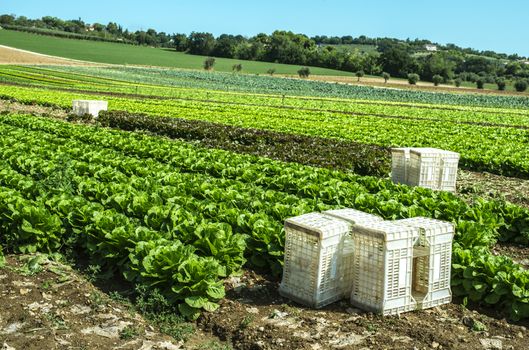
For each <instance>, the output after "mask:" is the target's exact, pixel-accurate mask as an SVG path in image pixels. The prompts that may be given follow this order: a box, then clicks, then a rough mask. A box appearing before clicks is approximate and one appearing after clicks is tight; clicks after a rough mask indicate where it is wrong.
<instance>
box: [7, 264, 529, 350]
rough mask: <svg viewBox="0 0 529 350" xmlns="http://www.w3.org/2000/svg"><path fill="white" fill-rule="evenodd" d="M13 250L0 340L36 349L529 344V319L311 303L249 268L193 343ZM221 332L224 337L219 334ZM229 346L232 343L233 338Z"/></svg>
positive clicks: (78, 278)
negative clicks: (287, 294)
mask: <svg viewBox="0 0 529 350" xmlns="http://www.w3.org/2000/svg"><path fill="white" fill-rule="evenodd" d="M34 257H35V256H34V255H32V256H13V255H11V256H8V257H7V267H5V268H3V269H0V300H2V304H3V307H2V308H0V346H2V350H13V349H15V350H21V349H23V350H26V349H27V350H37V349H39V350H40V349H72V350H73V349H116V350H117V349H131V350H132V349H134V350H136V349H138V350H149V349H153V350H154V349H166V350H173V349H197V350H202V349H204V350H205V349H217V350H221V349H230V348H233V349H244V350H254V349H255V350H258V349H263V350H264V349H375V350H377V349H465V350H473V349H480V350H481V349H483V350H485V349H516V350H518V349H520V350H521V349H527V337H529V333H528V332H527V328H526V327H527V326H528V324H527V323H525V324H512V323H509V322H508V321H506V320H505V319H504V318H503V316H502V315H499V314H496V311H495V310H490V309H489V310H484V311H483V310H481V311H476V310H469V309H466V308H465V307H463V306H462V305H458V304H448V305H444V306H442V307H438V308H434V309H430V310H426V311H417V312H409V313H405V314H401V315H400V316H388V317H382V316H378V315H373V314H371V313H365V312H362V311H360V310H358V309H355V308H353V307H351V306H350V305H349V303H348V302H347V301H345V300H344V301H342V302H338V303H335V304H332V305H330V306H328V307H325V308H323V309H320V310H311V309H308V308H305V307H302V306H300V305H298V304H296V303H293V302H290V301H289V300H287V299H285V298H283V297H281V296H280V295H279V294H278V292H277V288H278V282H279V281H278V280H276V279H275V278H273V277H270V276H266V275H260V274H258V273H256V272H253V271H245V273H244V274H243V275H242V276H241V277H231V278H230V279H229V280H227V281H226V284H225V286H226V289H227V297H226V298H225V299H224V300H223V301H221V307H220V309H219V310H218V311H216V312H214V313H206V314H204V315H203V316H201V317H200V318H199V320H198V321H197V322H196V323H194V324H192V325H193V326H194V327H195V333H194V334H193V335H192V336H191V337H190V338H189V339H188V340H187V341H185V342H184V341H176V340H174V339H172V338H170V337H169V336H167V335H163V334H161V333H160V332H159V331H158V330H157V329H156V328H155V327H153V325H151V324H149V322H148V321H146V320H145V319H144V318H143V317H142V316H141V315H139V314H138V313H136V312H134V311H133V310H131V308H130V305H126V304H122V303H120V302H118V301H115V300H113V299H111V298H109V297H108V296H107V295H105V294H104V293H103V292H101V291H100V290H99V289H98V288H96V287H94V285H93V284H91V283H90V282H88V281H87V280H86V278H85V276H84V275H81V274H79V273H77V272H76V271H75V270H73V269H72V268H70V267H69V266H66V265H63V264H60V263H57V262H54V261H50V260H44V262H41V264H40V265H39V266H40V270H31V269H29V270H28V267H27V266H28V261H30V259H32V258H34ZM219 339H220V340H219ZM226 344H229V345H226Z"/></svg>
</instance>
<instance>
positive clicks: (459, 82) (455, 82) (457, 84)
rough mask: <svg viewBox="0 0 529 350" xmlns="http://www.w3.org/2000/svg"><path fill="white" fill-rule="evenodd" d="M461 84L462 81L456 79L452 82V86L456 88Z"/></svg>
mask: <svg viewBox="0 0 529 350" xmlns="http://www.w3.org/2000/svg"><path fill="white" fill-rule="evenodd" d="M462 83H463V80H461V78H456V79H455V80H454V85H455V86H456V87H460V86H461V84H462Z"/></svg>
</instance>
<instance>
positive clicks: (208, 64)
mask: <svg viewBox="0 0 529 350" xmlns="http://www.w3.org/2000/svg"><path fill="white" fill-rule="evenodd" d="M214 65H215V59H214V58H213V57H208V58H206V60H205V61H204V69H205V70H212V69H213V66H214Z"/></svg>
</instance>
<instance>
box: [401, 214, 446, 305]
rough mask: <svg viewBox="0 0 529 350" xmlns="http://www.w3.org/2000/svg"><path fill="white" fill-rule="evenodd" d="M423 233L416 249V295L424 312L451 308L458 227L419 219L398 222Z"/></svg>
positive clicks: (413, 289)
mask: <svg viewBox="0 0 529 350" xmlns="http://www.w3.org/2000/svg"><path fill="white" fill-rule="evenodd" d="M398 222H399V223H401V224H404V225H408V226H411V227H415V228H418V229H419V239H418V240H417V243H416V244H415V247H414V254H413V279H412V294H413V297H414V299H415V301H416V302H417V306H418V308H420V309H427V308H430V307H434V306H438V305H442V304H447V303H449V302H450V301H451V300H452V293H451V290H450V271H451V259H452V240H453V237H454V232H455V229H454V225H453V224H452V223H449V222H444V221H439V220H435V219H429V218H423V217H416V218H411V219H404V220H398Z"/></svg>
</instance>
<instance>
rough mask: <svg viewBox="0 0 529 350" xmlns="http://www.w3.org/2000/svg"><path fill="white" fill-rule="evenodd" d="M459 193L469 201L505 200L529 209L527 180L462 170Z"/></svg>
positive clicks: (459, 178) (458, 179)
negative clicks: (477, 198)
mask: <svg viewBox="0 0 529 350" xmlns="http://www.w3.org/2000/svg"><path fill="white" fill-rule="evenodd" d="M457 193H458V195H459V196H461V197H462V198H464V199H466V200H468V201H472V199H473V198H475V197H481V198H485V199H503V200H507V201H509V202H512V203H514V204H517V205H520V206H523V207H526V208H529V180H525V179H519V178H514V177H506V176H501V175H496V174H491V173H487V172H475V171H467V170H461V169H460V170H459V171H458V176H457Z"/></svg>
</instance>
